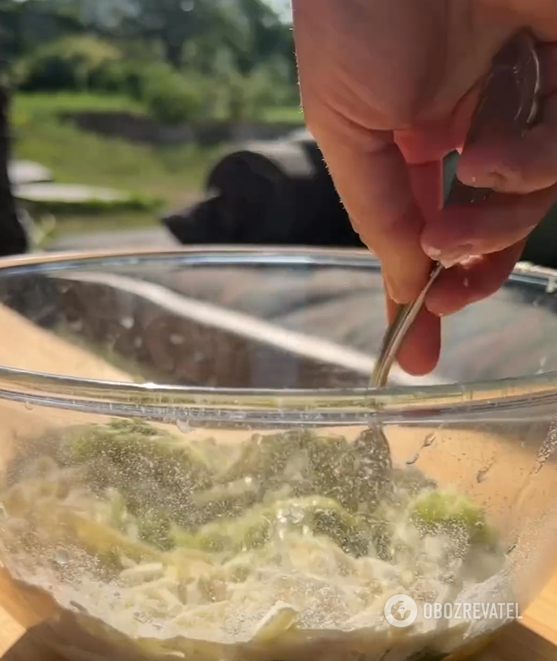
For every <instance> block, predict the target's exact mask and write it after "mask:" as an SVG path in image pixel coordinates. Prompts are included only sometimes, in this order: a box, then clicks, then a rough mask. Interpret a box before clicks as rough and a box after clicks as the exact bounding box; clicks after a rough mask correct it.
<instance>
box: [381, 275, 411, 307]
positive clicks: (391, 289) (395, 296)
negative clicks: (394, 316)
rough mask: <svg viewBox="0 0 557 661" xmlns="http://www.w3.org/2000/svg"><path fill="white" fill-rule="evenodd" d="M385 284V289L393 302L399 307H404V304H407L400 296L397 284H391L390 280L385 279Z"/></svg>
mask: <svg viewBox="0 0 557 661" xmlns="http://www.w3.org/2000/svg"><path fill="white" fill-rule="evenodd" d="M384 282H385V289H386V290H387V294H388V296H389V298H390V299H391V300H392V301H394V302H395V303H397V305H402V304H403V303H406V302H407V301H403V300H402V297H401V296H400V292H398V291H397V289H398V288H397V286H396V284H395V283H393V282H390V281H389V278H385V279H384Z"/></svg>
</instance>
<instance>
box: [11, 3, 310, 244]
mask: <svg viewBox="0 0 557 661" xmlns="http://www.w3.org/2000/svg"><path fill="white" fill-rule="evenodd" d="M0 26H1V27H0V55H1V58H2V62H1V69H0V72H1V75H2V83H3V84H4V86H5V87H6V88H7V89H9V91H10V95H11V103H10V114H9V117H10V122H11V126H10V129H11V135H12V140H13V142H12V158H13V159H16V160H24V161H32V162H34V163H37V164H40V165H42V166H44V167H45V168H47V169H48V170H49V175H50V177H49V178H51V179H52V181H54V182H56V184H61V183H68V184H84V185H89V186H96V187H98V186H101V187H110V189H116V190H117V191H120V192H121V193H123V194H125V196H124V197H123V198H122V199H118V200H115V201H114V202H113V203H112V202H108V201H104V202H103V203H102V204H96V203H95V202H94V201H89V203H86V202H84V201H83V200H73V201H72V200H65V199H64V196H63V195H59V194H58V193H57V195H55V196H52V195H46V197H45V195H44V194H43V193H44V189H41V194H40V195H39V196H38V197H39V198H40V197H41V196H42V197H43V198H44V199H42V200H40V203H39V204H37V201H36V199H35V198H37V195H38V194H37V193H36V191H35V193H34V194H33V195H34V197H33V195H30V198H31V200H30V201H29V203H28V205H27V206H28V208H29V210H30V211H31V213H32V215H33V218H34V219H35V220H36V221H37V222H38V223H39V224H41V227H42V228H43V232H44V233H45V236H42V235H41V236H40V237H39V239H38V240H39V242H40V243H42V244H45V243H48V241H51V240H52V239H54V238H56V237H59V236H60V235H64V234H68V233H70V234H71V233H74V234H75V233H76V232H88V231H95V232H98V231H100V230H103V231H104V230H108V229H114V228H117V229H125V228H129V227H132V226H133V227H135V226H137V227H146V226H149V225H154V224H156V223H158V219H159V218H160V216H161V214H162V213H164V211H165V210H168V209H176V208H179V207H182V206H184V205H186V204H188V203H190V202H193V201H194V200H195V199H196V198H199V196H200V195H201V192H202V188H203V183H204V178H205V175H206V173H207V171H208V168H209V167H210V166H211V165H212V164H213V163H214V162H215V160H216V159H217V158H218V156H219V155H220V154H222V153H223V152H224V151H225V150H226V149H227V148H229V146H230V144H231V143H233V142H238V141H241V140H244V139H252V138H255V139H257V138H261V139H267V138H273V137H278V136H280V135H284V134H285V132H288V131H289V130H292V129H294V128H296V127H297V126H301V125H302V124H303V117H302V114H301V111H300V109H299V99H298V89H297V85H296V70H295V58H294V54H293V40H292V31H291V27H290V7H289V2H288V0H285V1H284V2H283V1H282V0H0ZM30 190H31V189H30ZM23 197H25V196H23Z"/></svg>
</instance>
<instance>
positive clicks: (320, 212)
mask: <svg viewBox="0 0 557 661" xmlns="http://www.w3.org/2000/svg"><path fill="white" fill-rule="evenodd" d="M206 190H207V197H206V199H205V200H203V201H202V202H201V203H198V204H196V205H194V206H193V207H189V208H187V209H182V210H180V211H177V212H175V213H172V214H170V215H168V216H166V217H165V218H164V219H163V222H164V224H165V225H166V226H167V227H168V229H169V230H170V231H171V232H172V234H173V235H174V236H175V237H176V238H177V239H178V240H179V241H180V243H184V244H196V243H197V244H199V243H221V244H222V243H224V244H255V245H261V244H268V245H284V246H286V245H312V246H339V247H343V246H345V247H351V246H359V247H361V245H362V244H361V242H360V240H359V237H358V236H357V234H356V233H355V232H354V230H353V229H352V227H351V225H350V223H349V222H348V220H347V216H346V212H345V211H344V208H343V207H342V205H341V203H340V200H339V198H338V195H337V193H336V191H335V188H334V186H333V184H332V181H331V178H330V176H329V173H328V172H327V169H326V168H325V166H324V165H323V158H322V156H321V152H320V151H319V149H318V148H317V145H316V143H315V141H314V140H313V138H312V137H311V135H310V134H309V133H308V132H307V131H298V132H296V133H295V134H293V135H291V136H289V137H287V138H286V139H282V140H274V141H269V142H251V143H248V144H246V145H244V146H241V147H239V148H238V149H237V150H235V151H232V152H230V153H228V154H227V155H226V156H224V157H223V158H222V159H221V160H220V161H219V162H218V163H217V165H216V166H215V167H214V168H213V170H212V171H211V172H210V174H209V177H208V179H207V184H206Z"/></svg>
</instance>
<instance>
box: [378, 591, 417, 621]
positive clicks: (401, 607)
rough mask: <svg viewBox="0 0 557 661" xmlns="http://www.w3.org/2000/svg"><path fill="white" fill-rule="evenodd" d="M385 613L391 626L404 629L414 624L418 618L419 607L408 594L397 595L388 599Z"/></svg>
mask: <svg viewBox="0 0 557 661" xmlns="http://www.w3.org/2000/svg"><path fill="white" fill-rule="evenodd" d="M383 612H384V613H385V619H386V620H387V622H388V623H389V624H390V625H391V626H393V627H398V628H400V629H402V628H404V627H409V626H410V625H411V624H414V622H415V621H416V618H417V617H418V606H417V604H416V602H415V601H414V600H413V599H412V597H409V596H408V595H406V594H395V595H393V596H392V597H391V598H390V599H387V602H386V603H385V607H384V609H383Z"/></svg>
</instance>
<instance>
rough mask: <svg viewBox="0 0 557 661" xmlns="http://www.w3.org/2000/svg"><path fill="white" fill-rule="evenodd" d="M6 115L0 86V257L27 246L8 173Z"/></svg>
mask: <svg viewBox="0 0 557 661" xmlns="http://www.w3.org/2000/svg"><path fill="white" fill-rule="evenodd" d="M7 115H8V95H7V93H6V91H5V89H3V88H2V86H0V257H7V256H9V255H18V254H21V253H24V252H27V250H28V248H29V244H28V240H27V235H26V232H25V230H24V228H23V226H22V224H21V223H20V221H19V218H18V214H17V209H16V204H15V199H14V196H13V194H12V187H11V184H10V178H9V175H8V162H9V156H10V136H9V127H8V119H7Z"/></svg>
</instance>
